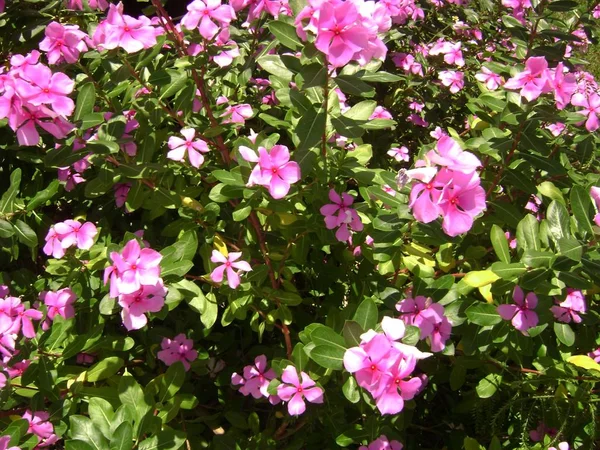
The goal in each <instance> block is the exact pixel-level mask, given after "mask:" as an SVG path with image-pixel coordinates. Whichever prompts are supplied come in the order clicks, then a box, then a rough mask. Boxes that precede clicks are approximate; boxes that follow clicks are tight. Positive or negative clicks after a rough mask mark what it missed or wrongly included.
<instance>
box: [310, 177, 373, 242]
mask: <svg viewBox="0 0 600 450" xmlns="http://www.w3.org/2000/svg"><path fill="white" fill-rule="evenodd" d="M329 200H331V201H332V202H333V203H329V204H327V205H324V206H322V207H321V209H320V212H321V214H323V215H324V216H325V226H326V227H327V229H328V230H333V229H334V228H337V231H336V232H335V237H336V239H337V240H338V241H340V242H345V241H347V240H348V238H349V237H350V230H353V231H362V230H363V223H362V222H361V220H360V217H359V216H358V213H357V212H356V210H355V209H353V208H350V205H352V203H354V197H352V196H351V195H350V194H348V193H346V192H344V193H342V196H341V197H340V195H339V194H338V193H337V192H335V190H334V189H331V190H330V191H329Z"/></svg>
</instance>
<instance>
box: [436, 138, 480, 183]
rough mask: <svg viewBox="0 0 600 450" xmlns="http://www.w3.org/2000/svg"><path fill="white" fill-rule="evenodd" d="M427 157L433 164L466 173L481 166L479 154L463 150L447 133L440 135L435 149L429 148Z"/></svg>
mask: <svg viewBox="0 0 600 450" xmlns="http://www.w3.org/2000/svg"><path fill="white" fill-rule="evenodd" d="M425 158H426V160H428V161H429V162H430V163H432V164H436V165H438V166H443V167H447V168H448V169H451V170H456V171H459V172H463V173H465V174H471V173H472V172H475V170H476V169H477V168H478V167H481V161H480V160H479V158H477V156H475V155H474V154H473V153H471V152H465V151H463V149H462V148H460V145H458V142H456V141H455V140H454V139H452V138H451V137H450V136H446V135H444V136H441V137H440V139H439V140H438V141H437V144H436V146H435V150H429V151H428V152H427V154H426V155H425Z"/></svg>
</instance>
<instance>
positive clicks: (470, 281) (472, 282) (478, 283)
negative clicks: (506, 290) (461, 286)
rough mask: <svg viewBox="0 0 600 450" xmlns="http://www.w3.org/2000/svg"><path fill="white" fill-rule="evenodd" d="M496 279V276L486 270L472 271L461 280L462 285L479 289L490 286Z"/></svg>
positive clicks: (491, 271)
mask: <svg viewBox="0 0 600 450" xmlns="http://www.w3.org/2000/svg"><path fill="white" fill-rule="evenodd" d="M497 279H498V275H497V274H496V273H495V272H494V271H493V270H490V269H487V270H472V271H470V272H468V273H467V274H466V275H465V277H464V278H463V280H462V281H463V283H465V284H466V285H467V286H471V287H474V288H480V287H483V286H487V285H488V284H492V283H493V282H494V281H496V280H497Z"/></svg>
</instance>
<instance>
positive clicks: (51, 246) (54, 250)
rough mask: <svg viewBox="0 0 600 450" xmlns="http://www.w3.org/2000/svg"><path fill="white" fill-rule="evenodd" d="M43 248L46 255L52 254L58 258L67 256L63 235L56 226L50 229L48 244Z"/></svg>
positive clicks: (47, 235)
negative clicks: (62, 240) (63, 244)
mask: <svg viewBox="0 0 600 450" xmlns="http://www.w3.org/2000/svg"><path fill="white" fill-rule="evenodd" d="M42 250H43V252H44V253H45V254H46V255H48V256H50V255H52V256H53V257H54V258H56V259H60V258H62V257H63V256H65V249H64V248H63V246H62V244H61V236H60V235H59V234H58V233H57V231H56V229H55V228H54V226H51V227H50V229H49V230H48V234H46V245H44V248H43V249H42Z"/></svg>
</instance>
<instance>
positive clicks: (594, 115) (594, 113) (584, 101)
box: [571, 92, 600, 132]
mask: <svg viewBox="0 0 600 450" xmlns="http://www.w3.org/2000/svg"><path fill="white" fill-rule="evenodd" d="M571 104H572V105H573V106H581V107H582V108H583V109H582V110H579V111H577V112H578V113H579V114H583V115H584V116H587V120H586V121H585V128H586V129H587V130H588V131H590V132H592V131H596V130H597V129H598V128H599V127H600V122H599V121H598V114H600V96H599V95H598V94H596V93H595V92H592V93H590V94H588V95H584V94H582V93H579V92H578V93H576V94H574V95H573V97H572V98H571Z"/></svg>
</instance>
